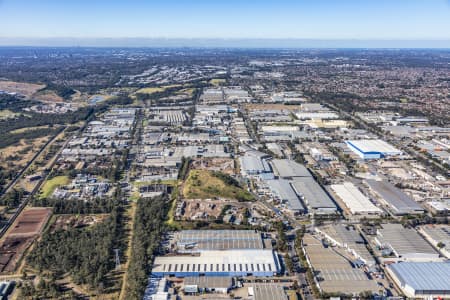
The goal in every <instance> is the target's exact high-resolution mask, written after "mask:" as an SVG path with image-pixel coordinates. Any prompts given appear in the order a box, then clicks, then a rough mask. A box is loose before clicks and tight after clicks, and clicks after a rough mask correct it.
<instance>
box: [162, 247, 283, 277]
mask: <svg viewBox="0 0 450 300" xmlns="http://www.w3.org/2000/svg"><path fill="white" fill-rule="evenodd" d="M274 255H275V254H274V252H273V251H272V250H225V251H215V250H213V251H202V252H200V255H197V256H185V255H179V256H157V257H156V258H155V262H154V264H153V272H183V271H184V272H186V271H188V270H189V271H197V272H200V270H201V271H202V272H227V271H228V267H229V265H230V267H231V270H230V271H233V270H234V267H235V266H234V265H236V270H237V271H240V267H241V266H240V265H242V268H243V270H242V271H244V269H245V271H249V272H256V271H261V272H263V271H267V272H269V271H272V272H277V270H278V268H277V264H276V262H275V257H274ZM188 265H189V266H188ZM198 266H200V270H197V269H198ZM217 266H218V267H219V270H216V269H217ZM169 267H170V270H169ZM211 268H212V269H211ZM222 268H225V269H224V270H222ZM252 268H253V269H252Z"/></svg>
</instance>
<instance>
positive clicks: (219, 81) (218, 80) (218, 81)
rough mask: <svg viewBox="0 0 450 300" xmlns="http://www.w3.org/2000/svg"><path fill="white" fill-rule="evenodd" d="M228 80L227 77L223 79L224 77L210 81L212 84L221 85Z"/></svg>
mask: <svg viewBox="0 0 450 300" xmlns="http://www.w3.org/2000/svg"><path fill="white" fill-rule="evenodd" d="M226 82H227V81H226V79H222V78H214V79H211V80H210V81H209V83H210V84H212V85H221V84H224V83H226Z"/></svg>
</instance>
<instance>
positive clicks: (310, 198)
mask: <svg viewBox="0 0 450 300" xmlns="http://www.w3.org/2000/svg"><path fill="white" fill-rule="evenodd" d="M292 187H293V188H294V190H295V192H296V193H297V194H298V195H299V196H303V197H304V199H305V202H306V203H307V205H308V206H309V207H310V208H312V209H324V208H325V209H331V210H337V208H336V205H335V204H334V202H333V200H331V198H330V197H329V196H328V194H327V193H325V191H324V190H323V189H322V187H321V186H320V185H319V184H318V183H317V182H316V180H315V179H314V178H312V177H298V178H295V180H293V181H292Z"/></svg>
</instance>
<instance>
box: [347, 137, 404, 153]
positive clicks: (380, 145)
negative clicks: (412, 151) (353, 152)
mask: <svg viewBox="0 0 450 300" xmlns="http://www.w3.org/2000/svg"><path fill="white" fill-rule="evenodd" d="M347 143H348V144H351V145H352V146H353V147H355V148H357V149H358V150H359V151H361V152H363V153H366V152H379V153H383V154H385V155H400V154H402V152H401V151H400V150H398V149H397V148H395V147H394V146H392V145H390V144H388V143H386V142H385V141H383V140H379V139H374V140H351V141H347Z"/></svg>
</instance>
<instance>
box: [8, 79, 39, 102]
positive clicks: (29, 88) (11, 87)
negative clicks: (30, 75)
mask: <svg viewBox="0 0 450 300" xmlns="http://www.w3.org/2000/svg"><path fill="white" fill-rule="evenodd" d="M44 87H45V85H43V84H33V83H26V82H15V81H3V80H0V90H5V91H7V92H10V93H19V94H22V95H24V96H25V97H27V98H30V97H31V96H32V95H33V94H34V93H36V92H37V91H38V90H40V89H42V88H44Z"/></svg>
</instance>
